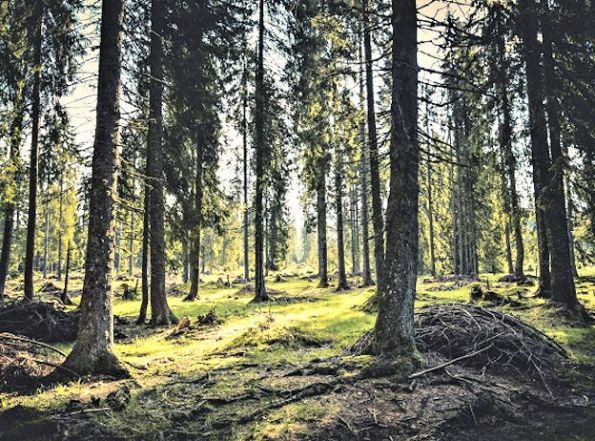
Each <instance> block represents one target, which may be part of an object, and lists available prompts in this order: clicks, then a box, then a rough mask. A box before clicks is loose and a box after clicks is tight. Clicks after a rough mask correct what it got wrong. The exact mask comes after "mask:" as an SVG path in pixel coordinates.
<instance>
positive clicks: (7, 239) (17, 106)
mask: <svg viewBox="0 0 595 441" xmlns="http://www.w3.org/2000/svg"><path fill="white" fill-rule="evenodd" d="M23 112H24V109H23V90H22V87H19V88H18V89H17V92H16V94H15V100H14V116H13V120H12V123H11V125H10V130H9V136H10V151H9V162H10V164H11V167H12V170H13V175H12V176H11V178H12V185H14V188H15V191H14V194H15V197H12V198H8V199H7V201H6V203H5V205H4V234H3V235H2V253H1V254H0V301H2V300H3V299H4V291H5V288H6V278H7V276H8V269H9V265H10V252H11V247H12V239H13V235H14V220H15V219H14V218H15V211H16V201H15V198H16V192H17V190H18V186H19V185H18V184H19V180H20V170H19V168H20V166H19V148H20V145H21V138H22V130H23Z"/></svg>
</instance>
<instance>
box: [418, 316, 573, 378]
mask: <svg viewBox="0 0 595 441" xmlns="http://www.w3.org/2000/svg"><path fill="white" fill-rule="evenodd" d="M415 325H416V341H417V346H418V349H419V350H420V351H421V352H423V353H430V352H434V353H438V354H440V355H442V356H444V357H447V358H449V359H453V358H457V357H462V356H465V355H468V354H470V353H472V352H477V354H476V355H474V356H472V357H469V358H466V359H465V360H464V361H462V363H463V364H465V365H467V366H472V367H476V368H481V369H483V368H486V369H490V370H492V371H495V372H516V373H522V374H529V375H532V376H534V377H537V378H541V379H543V378H544V376H552V375H554V374H555V368H556V367H557V366H559V365H560V364H561V363H564V362H565V361H567V355H566V352H565V351H564V349H563V348H562V347H561V346H560V345H558V344H557V343H556V342H555V341H554V340H552V339H551V338H549V337H548V336H546V335H545V334H543V333H542V332H540V331H539V330H537V329H535V328H533V327H532V326H530V325H528V324H526V323H524V322H522V321H521V320H519V319H517V318H515V317H513V316H510V315H507V314H504V313H501V312H497V311H491V310H488V309H484V308H480V307H477V306H470V305H448V306H430V307H427V308H423V309H422V310H420V312H419V313H418V314H416V317H415Z"/></svg>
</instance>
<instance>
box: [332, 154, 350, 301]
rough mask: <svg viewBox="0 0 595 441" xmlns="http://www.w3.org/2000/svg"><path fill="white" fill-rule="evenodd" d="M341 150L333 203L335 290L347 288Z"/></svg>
mask: <svg viewBox="0 0 595 441" xmlns="http://www.w3.org/2000/svg"><path fill="white" fill-rule="evenodd" d="M341 155H342V152H340V151H339V149H338V151H337V155H336V158H335V160H336V164H335V205H336V209H337V270H338V273H339V280H338V281H337V291H344V290H348V289H349V284H348V283H347V273H346V271H345V244H344V240H343V232H344V227H345V225H344V224H343V164H342V159H341Z"/></svg>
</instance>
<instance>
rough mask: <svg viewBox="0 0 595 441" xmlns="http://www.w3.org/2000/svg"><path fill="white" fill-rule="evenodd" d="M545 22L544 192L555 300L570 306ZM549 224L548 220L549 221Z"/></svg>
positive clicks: (573, 302)
mask: <svg viewBox="0 0 595 441" xmlns="http://www.w3.org/2000/svg"><path fill="white" fill-rule="evenodd" d="M543 7H544V8H545V12H546V14H545V15H546V16H548V17H549V14H550V11H549V10H548V7H547V3H545V2H544V3H543ZM547 21H548V19H547V18H546V19H545V21H544V22H543V23H542V24H543V25H542V35H543V55H544V57H543V60H544V63H543V66H544V70H545V89H544V90H545V94H546V98H547V101H546V102H547V106H546V112H547V121H548V128H549V139H550V153H551V163H550V164H549V170H548V176H549V179H548V180H547V181H546V182H545V185H546V188H545V192H544V195H547V196H546V197H547V202H546V203H547V205H548V208H547V211H548V212H549V216H548V221H549V228H547V230H546V231H549V234H548V244H549V248H550V253H551V282H552V300H553V301H555V302H559V303H563V304H565V305H566V307H567V308H569V309H575V308H576V307H577V306H578V299H577V297H576V289H575V285H574V274H573V266H572V256H571V247H570V241H569V238H570V234H569V231H568V214H567V212H566V194H565V191H564V168H565V165H566V164H565V158H564V155H563V154H562V141H561V128H560V109H559V103H558V97H557V90H558V81H557V78H556V73H555V71H554V55H553V49H552V38H553V37H552V29H551V26H550V24H549V23H548V22H547ZM546 227H548V223H546Z"/></svg>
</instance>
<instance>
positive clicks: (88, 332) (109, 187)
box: [64, 0, 127, 376]
mask: <svg viewBox="0 0 595 441" xmlns="http://www.w3.org/2000/svg"><path fill="white" fill-rule="evenodd" d="M123 12H124V8H123V0H103V4H102V13H101V42H100V46H99V80H98V85H97V122H96V128H95V143H94V147H93V168H92V170H93V171H92V177H91V190H90V196H89V231H88V241H87V258H86V262H85V281H84V286H83V294H82V297H81V306H80V309H81V317H80V319H79V330H78V336H77V339H76V342H75V344H74V347H73V349H72V352H71V353H70V354H69V355H68V357H67V358H66V361H65V362H64V366H65V367H66V368H68V369H71V370H73V371H75V372H77V373H78V374H81V375H85V374H108V375H116V376H125V375H127V371H126V370H125V369H124V367H123V366H122V365H121V364H120V363H119V361H118V359H117V358H116V356H115V354H114V352H113V348H112V346H113V335H114V332H113V331H114V322H113V315H112V291H111V277H110V272H111V266H112V261H111V254H112V252H113V234H114V232H113V227H114V225H113V208H114V198H115V195H116V188H117V185H116V181H117V171H118V167H119V158H118V144H119V130H118V121H119V118H120V108H119V102H120V99H119V98H120V67H121V54H122V32H121V29H122V19H123Z"/></svg>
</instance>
